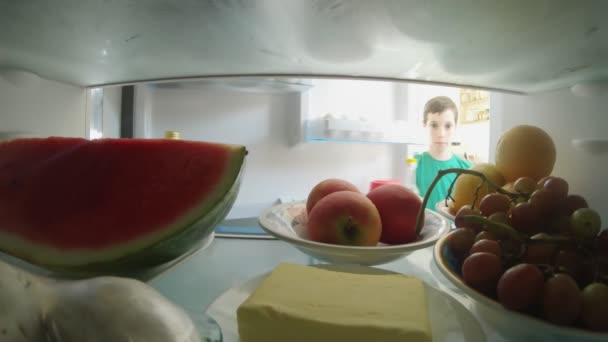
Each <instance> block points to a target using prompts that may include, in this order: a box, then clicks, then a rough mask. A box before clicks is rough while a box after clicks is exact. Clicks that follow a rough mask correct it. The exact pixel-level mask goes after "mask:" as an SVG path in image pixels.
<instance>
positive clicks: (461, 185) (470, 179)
mask: <svg viewBox="0 0 608 342" xmlns="http://www.w3.org/2000/svg"><path fill="white" fill-rule="evenodd" d="M471 170H474V171H478V172H481V173H483V174H484V175H485V176H486V177H488V179H489V180H491V181H492V182H494V184H496V185H497V186H500V187H502V186H503V185H504V184H505V179H504V177H503V176H502V174H501V173H500V171H498V169H497V168H496V166H495V165H494V164H490V163H481V164H476V165H473V166H472V167H471ZM482 181H483V180H482V179H481V178H479V177H477V176H473V175H461V176H460V177H458V179H457V180H456V184H454V192H453V196H452V197H453V198H454V208H453V210H454V212H455V213H457V212H458V210H460V208H462V206H464V205H467V204H468V205H470V204H473V200H474V199H475V192H476V191H477V188H478V187H479V186H480V185H481V182H482ZM490 192H494V189H490V187H489V186H488V184H487V183H486V184H485V185H484V186H482V187H481V189H479V193H478V194H477V200H476V201H475V207H476V208H478V207H479V202H480V201H481V199H482V198H483V197H484V196H485V195H487V194H488V193H490Z"/></svg>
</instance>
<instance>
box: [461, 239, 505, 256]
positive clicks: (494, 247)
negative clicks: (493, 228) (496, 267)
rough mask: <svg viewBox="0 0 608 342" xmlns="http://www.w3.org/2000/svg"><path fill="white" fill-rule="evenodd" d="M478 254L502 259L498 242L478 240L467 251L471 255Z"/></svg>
mask: <svg viewBox="0 0 608 342" xmlns="http://www.w3.org/2000/svg"><path fill="white" fill-rule="evenodd" d="M479 252H487V253H492V254H494V255H496V256H497V257H499V258H500V257H502V248H500V245H499V244H498V242H496V241H494V240H479V241H477V242H475V243H474V244H473V246H472V247H471V249H470V250H469V253H470V254H473V253H479Z"/></svg>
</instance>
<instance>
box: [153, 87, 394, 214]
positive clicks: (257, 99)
mask: <svg viewBox="0 0 608 342" xmlns="http://www.w3.org/2000/svg"><path fill="white" fill-rule="evenodd" d="M150 89H151V90H150V92H151V93H150V94H149V95H151V96H149V97H148V99H149V101H150V106H149V108H150V109H149V113H150V130H149V132H150V137H162V136H163V134H164V132H165V131H166V130H175V131H179V132H180V133H181V137H182V138H183V139H192V140H205V141H215V142H223V143H235V144H243V145H246V146H247V149H248V151H249V155H248V157H247V162H246V167H245V173H244V175H243V179H242V181H243V182H242V187H241V190H240V193H239V196H238V198H237V200H236V203H235V205H234V207H233V210H232V211H231V212H230V214H229V215H228V218H236V217H246V216H257V215H258V214H259V213H260V211H261V210H263V209H266V208H267V207H268V206H270V205H272V204H273V203H274V202H275V201H276V200H277V198H279V197H283V196H285V197H286V198H287V199H289V198H291V199H296V200H298V199H305V198H306V196H307V195H308V192H309V191H310V189H311V188H312V187H313V186H314V185H315V184H316V183H317V182H319V181H321V180H322V179H325V178H330V177H338V178H343V179H346V180H348V181H351V182H353V183H354V184H355V185H357V186H358V187H359V188H360V189H361V190H362V191H367V190H368V189H369V182H370V180H371V179H372V178H385V177H390V176H391V174H392V167H393V165H392V149H391V147H390V146H388V145H384V144H364V143H363V144H355V143H329V142H322V143H315V142H311V143H304V144H299V145H297V146H295V147H290V146H289V145H288V140H289V134H290V132H293V127H291V126H290V125H297V124H299V122H296V121H297V120H295V118H297V117H298V116H299V115H297V114H298V113H297V111H299V110H300V94H274V95H273V94H254V93H243V92H232V91H227V90H218V89H201V88H200V87H197V86H192V87H185V88H178V89H171V88H155V89H154V88H150Z"/></svg>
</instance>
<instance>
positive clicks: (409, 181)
mask: <svg viewBox="0 0 608 342" xmlns="http://www.w3.org/2000/svg"><path fill="white" fill-rule="evenodd" d="M405 162H406V163H407V167H406V170H405V182H404V185H405V187H406V188H409V189H410V190H412V191H413V192H414V193H416V195H420V192H419V191H418V187H417V186H416V166H417V164H418V161H417V160H416V159H414V158H407V159H406V160H405Z"/></svg>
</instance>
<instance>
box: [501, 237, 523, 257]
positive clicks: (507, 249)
mask: <svg viewBox="0 0 608 342" xmlns="http://www.w3.org/2000/svg"><path fill="white" fill-rule="evenodd" d="M500 246H501V247H502V254H503V255H505V256H507V255H508V256H518V257H519V255H521V253H522V248H523V246H524V245H523V244H522V243H521V242H519V241H517V240H502V241H500Z"/></svg>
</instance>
